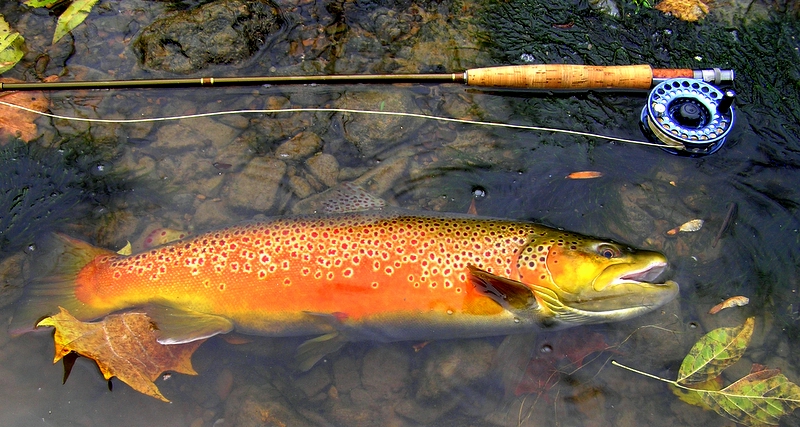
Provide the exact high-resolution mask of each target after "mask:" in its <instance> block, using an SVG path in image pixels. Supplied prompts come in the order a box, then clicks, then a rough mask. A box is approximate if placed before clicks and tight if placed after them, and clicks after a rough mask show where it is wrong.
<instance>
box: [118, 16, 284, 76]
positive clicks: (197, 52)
mask: <svg viewBox="0 0 800 427" xmlns="http://www.w3.org/2000/svg"><path fill="white" fill-rule="evenodd" d="M281 25H282V20H281V18H280V12H279V11H278V9H277V7H276V6H275V5H274V4H272V3H271V2H269V1H266V0H258V1H243V0H219V1H215V2H212V3H208V4H205V5H202V6H200V7H198V8H195V9H191V10H189V11H183V12H177V13H175V14H172V15H170V16H168V17H166V18H163V19H160V20H158V21H156V22H154V23H152V24H150V26H148V27H147V28H145V29H144V30H143V31H142V33H141V34H140V35H139V38H138V39H137V40H136V42H135V45H134V46H135V49H136V51H137V53H138V54H139V57H140V59H141V61H142V63H143V64H144V66H145V67H146V68H151V69H159V70H164V71H169V72H173V73H192V72H195V71H198V70H201V69H203V68H206V67H207V66H208V65H209V64H232V63H236V62H240V61H242V60H244V59H247V58H249V57H250V56H252V55H253V54H254V53H256V52H257V51H258V50H259V49H260V48H261V47H262V46H263V45H264V43H265V41H266V39H267V37H268V36H269V35H270V34H272V33H274V32H275V31H277V30H278V29H279V28H280V26H281Z"/></svg>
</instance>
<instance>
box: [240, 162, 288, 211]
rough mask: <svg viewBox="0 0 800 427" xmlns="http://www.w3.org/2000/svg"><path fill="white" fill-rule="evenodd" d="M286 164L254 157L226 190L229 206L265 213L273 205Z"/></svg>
mask: <svg viewBox="0 0 800 427" xmlns="http://www.w3.org/2000/svg"><path fill="white" fill-rule="evenodd" d="M285 173H286V164H285V163H283V162H282V161H280V160H277V159H271V158H266V157H256V158H254V159H253V160H251V161H250V163H248V164H247V166H245V167H244V169H243V170H242V172H241V173H240V174H238V175H237V176H236V177H235V178H234V179H233V181H232V182H231V183H230V185H229V186H228V187H227V188H226V193H225V197H226V198H227V200H229V201H230V205H231V206H233V207H237V208H242V209H252V210H257V211H261V212H262V213H263V212H266V211H267V210H269V209H270V208H271V207H272V205H273V204H274V203H275V200H276V198H277V196H278V187H279V186H280V184H281V181H282V180H283V175H284V174H285Z"/></svg>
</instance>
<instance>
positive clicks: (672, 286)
mask: <svg viewBox="0 0 800 427" xmlns="http://www.w3.org/2000/svg"><path fill="white" fill-rule="evenodd" d="M666 266H667V259H666V258H665V257H664V256H663V255H661V254H660V253H657V252H652V251H643V250H634V249H631V248H629V247H626V246H622V245H620V244H618V243H615V242H610V241H604V240H598V239H594V238H590V237H586V236H582V235H578V234H573V233H570V232H566V231H559V230H549V231H546V232H542V233H537V234H535V235H533V236H532V237H531V238H530V241H529V242H528V243H527V244H526V245H525V246H523V247H522V248H521V249H520V252H519V254H518V259H517V263H516V269H517V272H518V274H519V281H520V282H522V283H524V284H526V285H527V286H529V287H530V288H531V290H532V292H533V293H534V295H535V297H536V300H537V302H538V303H539V304H540V305H541V307H542V310H543V311H544V312H546V313H545V315H548V314H549V316H550V318H551V320H552V321H554V322H556V323H560V322H564V323H568V324H576V323H601V322H608V321H619V320H625V319H628V318H631V317H634V316H637V315H640V314H643V313H646V312H648V311H651V310H654V309H655V308H657V307H660V306H662V305H664V304H665V303H667V302H669V301H670V300H672V299H673V298H675V296H676V295H677V294H678V285H677V284H676V283H675V282H671V281H668V282H666V283H652V281H654V280H655V279H657V278H658V276H659V275H660V274H661V273H662V272H663V271H664V270H665V269H666ZM545 317H546V316H545Z"/></svg>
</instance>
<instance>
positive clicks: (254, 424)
mask: <svg viewBox="0 0 800 427" xmlns="http://www.w3.org/2000/svg"><path fill="white" fill-rule="evenodd" d="M214 425H215V426H217V423H215V424H214ZM221 425H222V426H236V427H262V426H301V425H308V420H306V419H305V418H304V417H302V416H301V415H299V414H298V413H297V412H295V411H294V410H292V409H291V406H290V405H289V404H288V402H286V401H285V400H284V399H283V398H282V397H280V393H279V392H278V391H277V390H275V389H273V388H271V387H255V386H247V387H240V388H236V389H234V390H233V391H232V392H231V394H230V396H229V397H228V400H227V401H226V402H225V418H224V423H221Z"/></svg>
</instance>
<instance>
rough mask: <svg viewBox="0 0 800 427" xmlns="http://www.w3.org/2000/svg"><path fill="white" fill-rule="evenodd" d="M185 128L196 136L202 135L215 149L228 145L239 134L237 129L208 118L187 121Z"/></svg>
mask: <svg viewBox="0 0 800 427" xmlns="http://www.w3.org/2000/svg"><path fill="white" fill-rule="evenodd" d="M186 126H187V127H188V128H190V129H192V130H193V131H194V132H195V133H197V134H198V135H203V136H204V137H205V139H206V140H207V141H209V142H210V143H211V145H212V146H213V147H215V148H217V149H219V148H221V147H225V146H227V145H229V144H230V143H231V142H232V141H233V140H234V138H236V136H237V135H238V134H239V130H238V129H235V128H233V127H231V126H228V125H226V124H223V123H220V122H218V121H216V120H214V119H212V118H210V117H200V118H196V119H191V120H187V121H186Z"/></svg>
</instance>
